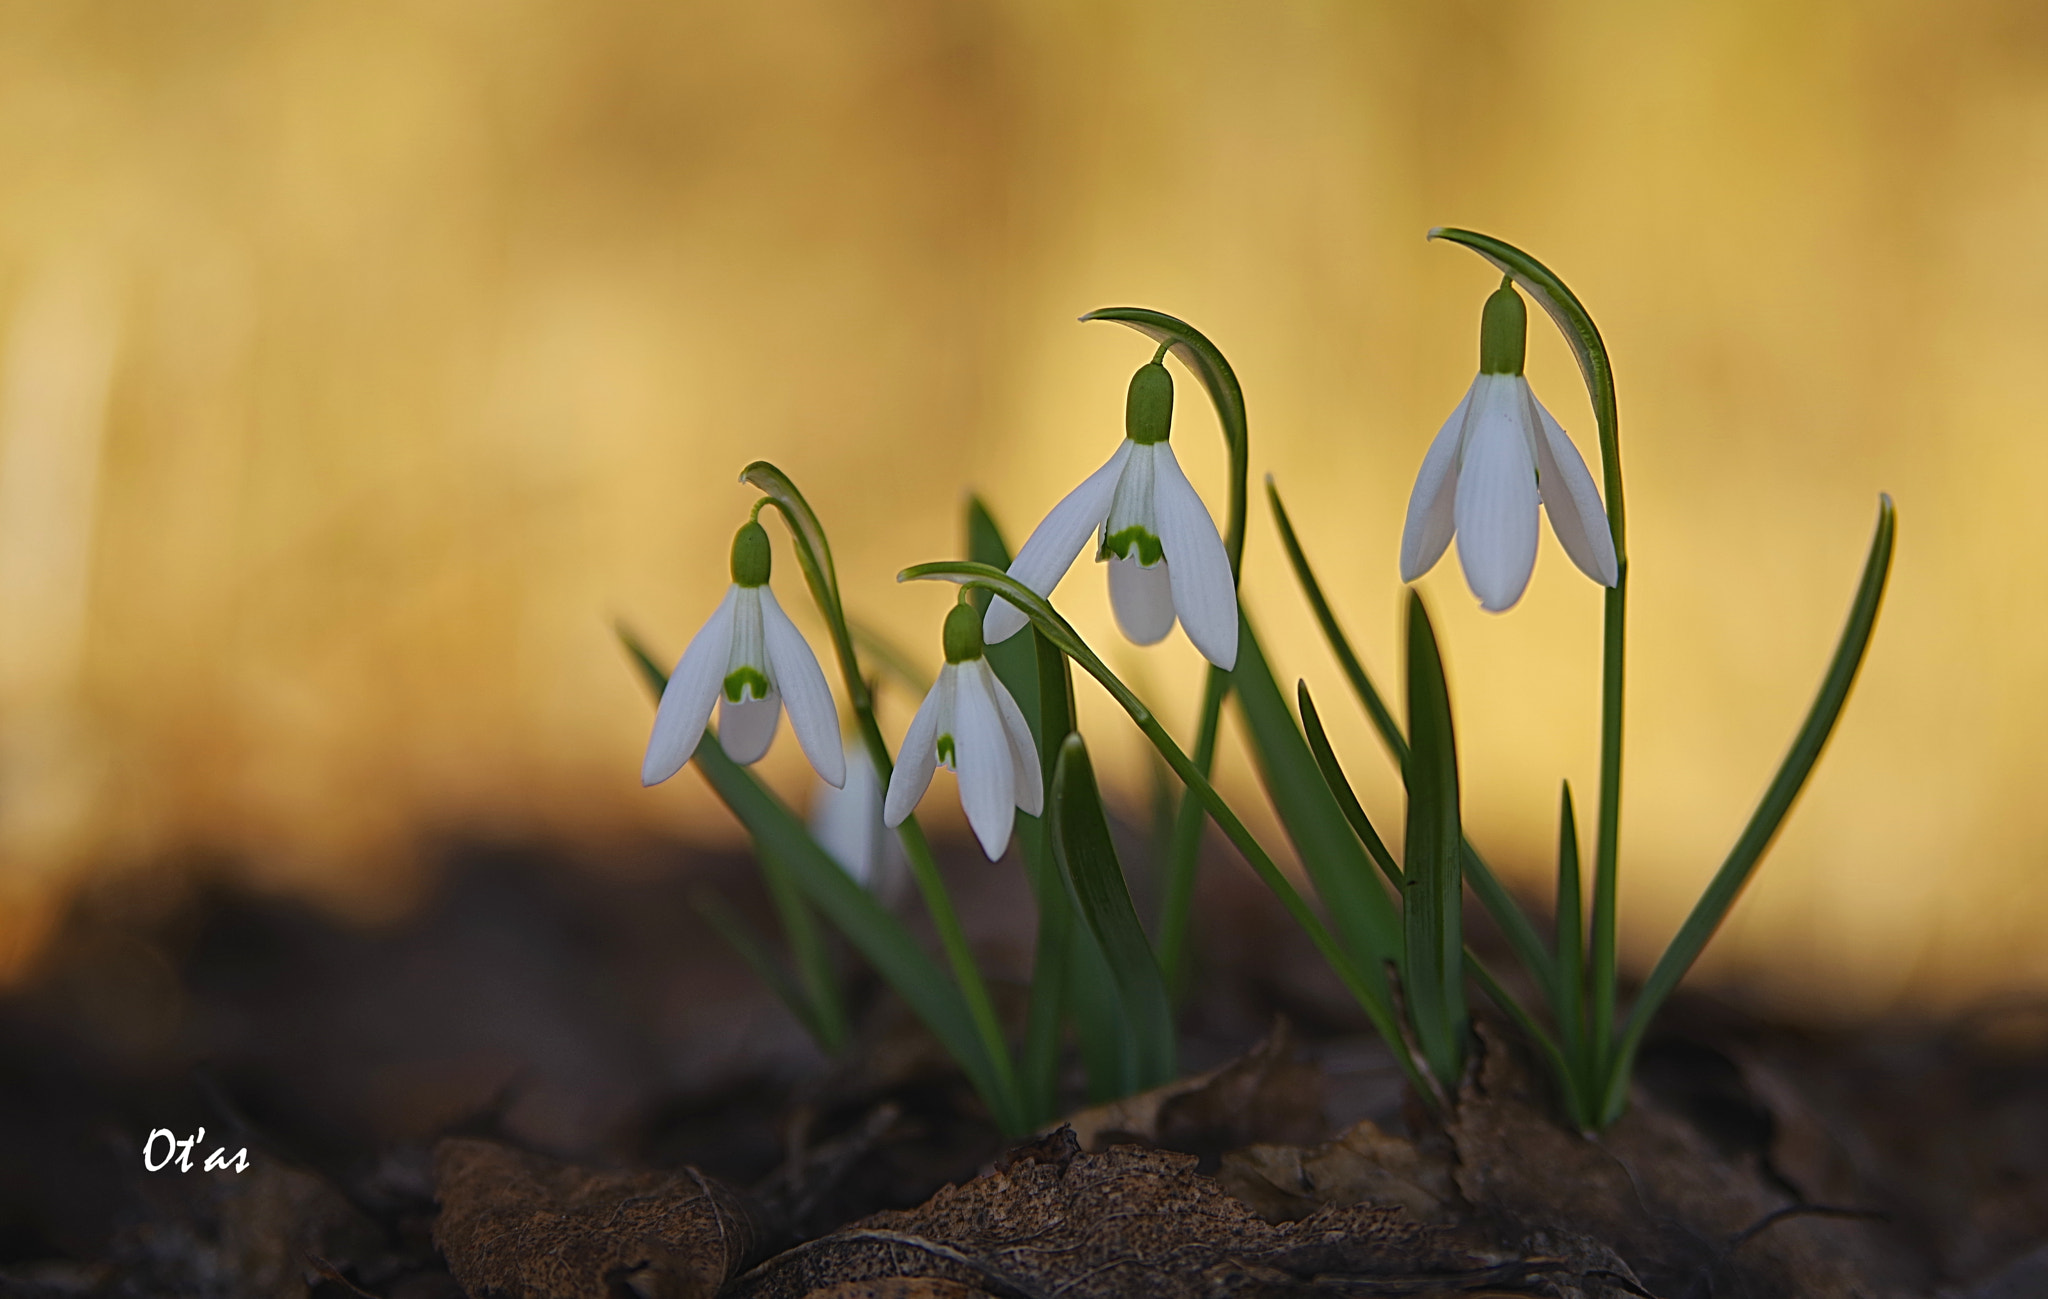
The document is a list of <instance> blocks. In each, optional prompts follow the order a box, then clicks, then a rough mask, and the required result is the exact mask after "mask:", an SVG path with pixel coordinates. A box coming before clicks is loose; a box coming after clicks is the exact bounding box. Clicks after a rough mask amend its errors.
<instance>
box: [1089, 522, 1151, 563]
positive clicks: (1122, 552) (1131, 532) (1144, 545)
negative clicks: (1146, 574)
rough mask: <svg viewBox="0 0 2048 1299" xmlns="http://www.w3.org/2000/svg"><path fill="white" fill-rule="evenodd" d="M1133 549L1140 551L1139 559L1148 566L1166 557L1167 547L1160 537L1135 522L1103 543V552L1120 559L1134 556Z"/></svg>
mask: <svg viewBox="0 0 2048 1299" xmlns="http://www.w3.org/2000/svg"><path fill="white" fill-rule="evenodd" d="M1133 549H1135V550H1136V551H1137V552H1138V553H1137V556H1136V558H1137V561H1138V562H1139V563H1140V564H1143V565H1145V566H1146V567H1147V568H1150V567H1151V566H1152V565H1154V564H1156V563H1158V562H1159V561H1160V560H1162V559H1164V558H1166V548H1165V547H1164V546H1162V545H1160V543H1159V538H1157V537H1155V536H1153V535H1152V534H1151V533H1150V532H1147V531H1146V530H1145V529H1144V528H1142V527H1140V526H1139V525H1137V524H1135V523H1134V524H1132V525H1131V526H1130V527H1128V528H1125V529H1124V530H1123V531H1122V532H1119V533H1117V534H1116V535H1114V536H1112V537H1108V538H1106V539H1104V541H1103V543H1102V553H1103V554H1104V555H1115V556H1116V557H1117V558H1118V559H1130V558H1132V555H1131V552H1132V550H1133Z"/></svg>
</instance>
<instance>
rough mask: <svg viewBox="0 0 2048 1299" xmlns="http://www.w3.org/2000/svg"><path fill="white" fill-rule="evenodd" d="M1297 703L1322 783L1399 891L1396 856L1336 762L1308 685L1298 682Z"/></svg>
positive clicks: (1304, 682) (1383, 873) (1335, 752)
mask: <svg viewBox="0 0 2048 1299" xmlns="http://www.w3.org/2000/svg"><path fill="white" fill-rule="evenodd" d="M1294 700H1295V704H1296V706H1297V707H1299V708H1300V709H1301V729H1302V732H1303V733H1304V734H1305V735H1306V736H1307V737H1308V748H1309V752H1310V753H1312V754H1314V755H1315V760H1316V768H1317V770H1319V771H1321V772H1322V773H1323V784H1325V785H1327V786H1328V787H1329V790H1330V793H1331V794H1332V795H1334V796H1335V798H1336V800H1337V806H1338V807H1340V808H1342V809H1343V811H1344V819H1345V820H1346V821H1349V822H1350V823H1351V829H1352V832H1353V833H1355V834H1356V835H1357V836H1358V841H1359V842H1360V843H1362V844H1364V845H1365V850H1366V852H1367V853H1369V854H1371V856H1372V859H1373V863H1374V864H1375V865H1377V866H1378V867H1379V868H1380V874H1382V875H1384V876H1386V877H1387V883H1389V884H1391V885H1393V886H1394V888H1395V889H1397V890H1398V889H1399V888H1400V887H1401V867H1400V865H1399V863H1397V862H1395V860H1394V854H1392V853H1390V852H1388V851H1387V844H1386V841H1385V840H1383V839H1381V838H1380V832H1379V831H1378V830H1375V829H1373V824H1372V820H1371V818H1369V817H1367V816H1366V814H1365V805H1364V804H1362V803H1360V802H1359V801H1358V794H1357V792H1356V791H1355V790H1353V789H1352V788H1351V782H1350V781H1349V780H1348V779H1346V778H1345V775H1344V768H1343V767H1342V766H1340V765H1339V764H1338V762H1337V751H1336V750H1335V749H1333V748H1331V747H1330V736H1329V733H1328V732H1326V731H1324V730H1323V718H1322V715H1321V714H1320V713H1318V712H1316V701H1315V700H1314V699H1313V698H1311V697H1310V696H1309V693H1308V682H1306V681H1300V682H1296V683H1295V687H1294Z"/></svg>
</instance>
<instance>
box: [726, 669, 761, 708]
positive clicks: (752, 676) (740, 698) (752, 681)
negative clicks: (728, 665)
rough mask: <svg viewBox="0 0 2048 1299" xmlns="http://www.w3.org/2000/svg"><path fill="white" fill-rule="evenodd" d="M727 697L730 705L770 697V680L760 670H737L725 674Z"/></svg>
mask: <svg viewBox="0 0 2048 1299" xmlns="http://www.w3.org/2000/svg"><path fill="white" fill-rule="evenodd" d="M725 697H726V700H727V701H728V702H730V703H735V704H740V703H745V702H746V701H747V700H748V699H750V698H751V699H766V698H767V697H768V678H767V677H766V676H764V675H762V673H761V671H760V669H758V668H735V669H733V670H732V671H731V672H728V673H726V674H725Z"/></svg>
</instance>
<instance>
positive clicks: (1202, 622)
mask: <svg viewBox="0 0 2048 1299" xmlns="http://www.w3.org/2000/svg"><path fill="white" fill-rule="evenodd" d="M1172 429H1173V376H1172V375H1170V374H1168V373H1167V372H1166V367H1165V366H1163V365H1161V364H1160V363H1159V362H1158V361H1153V362H1152V363H1151V364H1150V365H1147V366H1144V367H1143V368H1141V369H1140V370H1139V371H1138V372H1137V373H1136V374H1135V375H1132V376H1131V388H1130V395H1129V397H1128V398H1127V400H1126V402H1125V405H1124V430H1125V437H1124V442H1123V445H1122V446H1120V447H1118V448H1117V449H1116V454H1115V455H1113V456H1111V457H1110V458H1109V463H1108V464H1106V465H1104V466H1102V468H1100V469H1098V470H1096V471H1095V472H1094V473H1092V474H1090V475H1089V476H1088V478H1087V479H1086V481H1084V482H1083V483H1082V484H1081V485H1080V486H1079V487H1076V488H1075V489H1074V490H1073V491H1071V492H1069V493H1067V496H1066V499H1065V500H1062V501H1061V502H1060V503H1059V504H1058V505H1055V506H1053V507H1052V513H1050V514H1048V515H1046V516H1045V519H1044V521H1043V522H1041V523H1040V524H1039V525H1038V527H1037V528H1036V529H1035V530H1034V531H1033V532H1032V534H1031V536H1030V537H1029V538H1028V539H1027V540H1026V541H1025V542H1024V548H1023V549H1022V550H1019V551H1018V552H1017V558H1016V560H1015V562H1013V563H1012V564H1011V565H1010V576H1011V577H1014V578H1016V579H1017V580H1018V581H1019V582H1022V583H1023V584H1024V585H1026V586H1028V587H1030V588H1031V589H1032V590H1034V591H1036V592H1038V593H1039V594H1040V595H1044V596H1050V595H1051V594H1052V591H1053V588H1054V587H1056V586H1058V585H1059V583H1060V579H1061V578H1063V577H1065V576H1066V575H1067V570H1068V569H1069V568H1072V567H1073V565H1074V560H1075V559H1076V558H1077V557H1078V556H1079V555H1080V553H1081V547H1082V545H1084V544H1085V543H1086V542H1087V540H1088V538H1089V535H1090V534H1093V535H1094V536H1095V538H1096V542H1095V559H1096V561H1097V562H1098V563H1100V562H1102V561H1104V560H1107V561H1108V562H1109V603H1110V607H1111V608H1112V609H1114V610H1115V611H1116V622H1117V626H1118V627H1120V628H1122V629H1123V633H1124V635H1125V636H1127V637H1129V638H1130V639H1131V640H1132V641H1133V642H1135V643H1137V644H1139V645H1151V644H1155V643H1157V642H1158V641H1161V640H1163V639H1165V637H1166V633H1168V632H1170V631H1172V630H1173V624H1174V620H1175V618H1176V617H1178V618H1179V620H1180V624H1181V626H1183V627H1185V628H1186V629H1187V633H1188V639H1189V640H1191V641H1193V642H1194V644H1195V648H1196V649H1198V650H1200V651H1202V656H1203V657H1204V658H1206V659H1208V660H1209V661H1210V662H1211V663H1214V664H1215V665H1216V666H1217V667H1219V668H1222V669H1224V670H1225V671H1228V670H1230V669H1231V668H1232V667H1235V666H1236V665H1237V584H1236V583H1235V581H1233V580H1232V577H1231V572H1230V557H1229V555H1227V554H1226V553H1224V550H1223V538H1222V537H1221V536H1219V535H1217V532H1216V521H1215V520H1214V519H1211V518H1210V517H1209V511H1208V509H1207V508H1206V507H1205V506H1203V504H1202V498H1201V497H1199V496H1197V495H1195V489H1194V488H1193V487H1192V486H1191V485H1190V484H1189V483H1188V478H1187V475H1186V474H1184V473H1182V472H1181V469H1180V462H1179V461H1178V460H1176V459H1175V458H1174V455H1173V448H1172V447H1170V446H1168V445H1167V441H1166V439H1167V436H1168V435H1169V434H1170V433H1171V432H1172ZM1025 621H1026V619H1025V617H1024V614H1023V613H1022V612H1021V611H1020V610H1018V609H1017V608H1016V606H1014V605H1012V604H1010V603H1009V602H1008V601H1007V600H1004V599H1003V598H1002V597H1000V596H998V597H996V598H995V599H993V600H991V601H989V606H988V617H987V619H986V620H985V621H984V623H983V625H982V631H983V634H984V635H985V636H986V637H987V638H988V639H989V640H991V641H1002V640H1008V639H1009V638H1010V637H1012V636H1014V635H1016V634H1017V633H1018V632H1020V631H1022V630H1023V629H1024V624H1025Z"/></svg>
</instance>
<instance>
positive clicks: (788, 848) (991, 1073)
mask: <svg viewBox="0 0 2048 1299" xmlns="http://www.w3.org/2000/svg"><path fill="white" fill-rule="evenodd" d="M618 634H619V639H620V641H621V642H623V643H624V645H625V647H626V650H627V652H628V653H629V654H630V655H631V656H632V657H633V660H634V662H635V664H636V665H637V666H638V667H639V669H640V674H641V676H642V678H643V679H644V680H645V681H646V683H647V685H648V688H649V690H650V691H651V692H652V693H653V695H654V697H655V698H656V699H657V700H659V699H660V697H661V691H662V690H663V689H665V688H666V687H667V685H668V676H667V674H666V673H665V672H664V671H663V670H662V669H661V667H660V665H659V664H658V663H657V662H656V661H655V659H654V657H653V656H652V655H650V654H649V653H648V652H647V650H646V648H645V647H644V646H643V645H642V644H641V642H640V641H639V639H638V638H637V637H636V636H634V635H633V633H632V632H630V631H629V630H627V629H626V628H624V627H620V628H619V629H618ZM690 763H691V765H692V766H695V767H696V768H697V770H698V772H699V773H700V774H701V775H702V776H703V777H704V779H705V781H706V782H708V783H709V784H710V786H711V788H712V791H713V792H714V793H716V794H717V795H718V797H719V798H720V800H722V801H723V802H724V803H725V805H726V807H727V808H729V809H730V810H731V811H732V814H733V815H734V816H735V817H737V818H738V819H739V822H740V824H741V825H742V826H744V827H746V830H747V833H748V834H749V835H751V836H752V837H753V840H754V843H755V845H756V847H757V849H758V850H759V851H760V852H761V853H762V854H764V855H766V854H771V853H772V854H774V855H775V856H776V857H778V858H779V859H780V860H781V861H782V862H783V863H784V864H786V865H787V866H788V867H789V870H790V874H791V875H792V876H793V877H794V878H795V880H796V882H797V885H798V887H800V888H801V889H802V890H803V892H804V896H805V897H806V898H808V899H809V900H810V902H811V903H812V904H813V905H815V906H816V907H817V908H818V909H819V910H820V911H822V912H823V913H824V914H825V918H826V919H827V920H829V921H831V922H832V924H833V925H834V926H835V927H837V928H838V930H839V932H841V933H842V934H844V935H846V939H847V941H848V942H850V943H852V944H853V946H854V947H855V949H856V950H858V951H859V952H860V954H861V955H862V956H863V957H865V958H866V959H867V962H868V964H870V965H872V966H873V967H874V968H875V972H876V973H878V974H880V975H881V976H882V979H883V980H884V981H885V982H886V983H888V985H889V986H890V987H891V988H893V989H894V990H895V992H896V995H898V996H899V997H902V998H903V1000H904V1002H905V1003H907V1004H908V1005H909V1006H910V1008H911V1010H912V1011H913V1012H915V1013H916V1015H917V1017H918V1018H919V1019H920V1020H922V1021H923V1022H924V1025H925V1027H926V1028H928V1029H930V1030H931V1033H932V1036H934V1037H936V1038H937V1039H938V1040H939V1042H940V1044H941V1045H942V1046H944V1047H945V1048H946V1050H947V1051H948V1052H949V1053H951V1055H952V1056H953V1058H954V1059H955V1060H957V1061H959V1063H960V1068H961V1070H962V1071H963V1072H965V1073H966V1074H967V1077H968V1081H969V1082H971V1083H972V1084H973V1085H974V1089H975V1091H976V1092H978V1093H980V1095H981V1097H982V1099H983V1101H985V1102H986V1103H987V1104H988V1106H989V1109H990V1111H991V1113H992V1114H993V1115H994V1117H995V1119H996V1122H997V1124H998V1125H999V1126H1000V1127H1002V1128H1003V1130H1004V1131H1006V1132H1012V1133H1019V1132H1024V1131H1027V1130H1028V1129H1029V1127H1030V1123H1029V1121H1028V1120H1027V1119H1026V1118H1025V1117H1024V1114H1023V1112H1022V1110H1021V1107H1020V1106H1019V1104H1018V1101H1017V1099H1016V1089H1015V1083H1014V1079H1013V1078H1012V1077H1011V1076H1009V1075H1008V1074H1007V1073H1006V1072H1005V1068H1006V1067H1007V1065H1008V1061H1007V1060H1005V1061H1004V1062H1003V1065H1004V1066H1005V1068H999V1067H998V1066H997V1064H996V1063H995V1062H994V1061H993V1060H992V1059H991V1058H990V1055H989V1051H988V1049H987V1041H986V1038H985V1036H984V1033H983V1031H982V1027H981V1025H980V1024H979V1023H978V1017H977V1016H976V1015H975V1014H974V1012H973V1011H972V1009H971V1008H970V1007H969V1005H968V1003H967V999H966V998H965V997H964V996H963V995H962V994H961V991H960V989H959V988H958V987H956V986H955V985H954V984H953V982H952V981H951V980H949V979H947V978H946V976H945V974H944V973H943V972H942V971H941V970H940V969H939V967H938V965H937V964H936V963H935V962H933V960H932V959H931V957H929V956H927V955H925V952H924V949H922V948H921V947H919V946H918V945H917V942H916V940H915V939H914V938H912V937H911V934H910V931H909V930H908V929H906V928H904V926H903V922H902V921H900V920H898V919H897V918H896V917H895V916H894V915H892V914H891V913H890V912H889V911H888V909H887V908H885V907H883V906H882V904H881V903H879V902H877V901H876V900H875V898H874V895H873V894H871V893H869V892H868V891H867V890H866V889H865V888H862V887H861V885H860V884H859V883H857V882H856V881H855V880H854V878H853V877H852V876H850V875H848V874H847V873H846V871H845V869H844V868H843V867H841V866H840V865H839V863H838V862H836V861H834V860H832V858H831V856H830V854H828V853H826V851H825V850H824V849H823V848H821V847H819V846H818V843H817V841H816V840H815V839H813V838H811V835H810V831H809V830H808V829H806V828H805V826H804V823H803V820H802V819H801V818H800V817H798V816H797V815H796V813H794V812H792V811H791V810H790V809H789V808H788V807H787V806H786V805H784V803H783V802H782V800H781V799H779V798H777V797H776V796H775V794H774V792H773V791H772V790H770V789H769V788H768V787H767V786H766V785H763V784H762V783H761V782H760V781H759V780H758V779H757V778H756V777H755V776H754V774H753V773H752V772H750V771H748V770H747V769H746V768H745V767H742V766H740V765H739V764H738V763H736V762H734V761H733V760H732V759H731V758H729V757H727V756H726V754H725V750H724V749H722V748H720V747H719V744H718V740H717V737H716V736H714V735H711V734H709V733H707V734H706V735H705V737H704V741H703V743H701V744H699V745H698V746H697V752H696V753H695V754H694V755H693V756H692V757H691V759H690ZM906 824H907V823H906Z"/></svg>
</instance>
